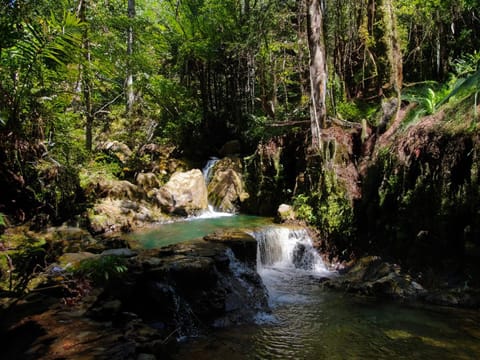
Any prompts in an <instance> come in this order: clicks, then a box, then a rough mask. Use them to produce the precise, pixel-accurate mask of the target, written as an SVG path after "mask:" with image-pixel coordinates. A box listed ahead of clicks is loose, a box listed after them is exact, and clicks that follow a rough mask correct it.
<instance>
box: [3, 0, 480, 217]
mask: <svg viewBox="0 0 480 360" xmlns="http://www.w3.org/2000/svg"><path fill="white" fill-rule="evenodd" d="M479 8H480V4H479V1H478V0H458V1H452V0H428V1H417V0H415V1H412V0H408V1H407V0H362V1H358V0H320V1H319V0H282V1H278V0H221V1H220V0H165V1H153V0H136V1H135V0H128V1H127V0H122V1H120V0H101V1H100V0H98V1H93V0H75V1H73V0H59V1H50V0H45V1H41V2H39V1H32V0H2V4H1V7H0V28H1V31H0V138H1V147H2V149H1V152H0V157H1V160H2V163H3V164H4V165H5V169H3V170H2V172H1V173H0V176H1V177H2V179H3V182H4V183H6V184H9V185H11V186H13V187H14V188H18V187H19V186H20V185H21V186H24V184H25V183H29V179H30V178H33V177H36V176H38V166H37V165H38V162H39V161H40V160H42V161H45V162H48V163H50V164H55V165H58V166H61V167H63V168H65V169H69V170H68V171H67V172H66V173H65V174H66V175H65V176H67V174H75V172H76V171H77V170H78V168H79V167H81V166H82V164H85V163H86V162H88V161H91V160H92V158H93V159H95V155H94V154H95V149H97V148H98V146H99V145H100V144H101V143H102V142H104V141H106V140H107V139H115V140H118V141H120V142H122V143H125V144H126V145H128V146H129V147H130V148H131V149H133V150H134V151H136V150H138V149H139V148H140V147H141V146H142V145H144V144H147V143H151V142H156V143H159V144H169V143H173V144H174V145H176V146H178V147H179V148H180V149H182V151H184V152H186V153H188V154H189V156H191V157H198V158H206V157H207V156H208V155H210V154H212V153H215V151H218V149H219V148H220V147H221V146H222V145H223V144H224V143H225V141H227V140H231V139H238V140H240V141H241V143H242V144H243V146H244V147H245V149H246V150H247V151H248V150H251V149H252V148H253V147H254V146H256V144H257V142H258V141H259V140H261V139H262V138H264V137H265V136H267V135H266V134H268V131H269V129H271V125H272V124H274V125H278V124H281V123H288V122H297V121H298V122H301V121H306V122H308V121H312V118H315V119H316V120H317V125H316V126H317V127H318V128H319V129H320V128H321V127H324V126H328V124H327V120H328V119H330V118H332V117H333V118H339V119H342V120H346V121H350V122H361V121H362V120H365V121H367V122H370V123H372V124H373V125H376V124H374V122H375V121H376V120H375V118H374V117H373V116H372V114H373V113H375V111H376V110H377V109H378V108H379V107H380V104H381V101H382V100H383V99H388V98H390V97H400V96H402V93H403V94H404V95H403V97H402V99H407V100H408V101H416V102H417V103H419V104H423V105H422V106H423V107H424V108H425V109H427V112H428V111H432V110H433V109H434V108H435V105H436V104H437V103H440V101H441V100H442V99H445V97H446V96H448V94H449V93H450V92H451V91H452V90H454V89H455V91H456V93H458V91H459V90H458V86H459V82H458V81H459V80H462V79H469V81H470V83H468V82H465V84H466V85H468V84H473V87H471V90H470V92H469V93H468V94H471V93H472V92H473V93H475V98H476V95H477V94H478V88H479V87H478V64H479V60H480V17H479V16H480V15H479V14H478V9H479ZM319 59H320V61H321V63H320V64H319V63H318V60H319ZM312 74H315V75H312ZM475 74H476V75H475ZM474 75H475V76H476V77H475V76H474ZM464 87H465V86H464ZM432 93H433V95H432ZM422 106H420V107H422ZM312 108H313V109H314V111H313V112H312ZM315 111H317V113H315ZM318 111H320V112H318ZM312 114H313V115H312ZM319 117H320V118H321V119H320V120H321V121H318V120H319ZM312 130H313V127H312ZM316 131H317V132H318V131H319V130H316ZM219 134H222V136H218V135H219ZM312 135H313V136H314V137H315V136H318V134H317V135H315V131H312ZM33 163H34V164H35V166H37V167H36V168H35V170H32V169H31V166H32V164H33ZM125 176H128V172H127V173H126V175H125ZM30 189H31V194H23V195H22V196H24V197H27V198H28V199H26V200H25V201H27V200H28V201H31V200H32V198H33V199H35V201H36V202H37V203H39V204H44V203H45V201H46V200H45V199H44V198H43V197H42V196H43V195H42V196H39V191H40V190H39V189H38V188H35V186H33V185H32V186H31V187H30ZM74 192H75V190H74V188H69V189H63V190H62V191H61V193H62V194H63V195H61V196H60V195H58V194H57V195H52V196H53V197H55V196H57V198H58V197H61V198H62V199H63V197H64V196H65V193H69V194H70V195H69V196H74V195H73V193H74ZM9 196H10V195H8V194H3V195H2V197H4V198H2V199H1V200H2V201H1V203H2V204H8V203H9V201H10V200H11V199H10V198H9ZM67 197H68V196H67ZM64 200H65V201H67V199H64ZM19 201H20V200H19ZM56 202H57V203H61V202H62V200H61V199H57V200H56ZM5 210H6V209H0V211H5ZM57 212H58V211H57Z"/></svg>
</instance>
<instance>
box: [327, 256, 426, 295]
mask: <svg viewBox="0 0 480 360" xmlns="http://www.w3.org/2000/svg"><path fill="white" fill-rule="evenodd" d="M323 284H324V285H325V286H327V287H331V288H337V289H345V290H347V291H349V292H355V293H360V294H363V295H370V296H377V297H378V296H380V297H381V296H383V297H388V298H393V299H409V300H412V299H419V298H424V297H425V296H426V293H427V292H426V290H425V289H424V288H423V287H422V286H421V285H420V284H419V283H417V282H416V281H414V279H412V277H411V276H410V275H409V274H405V273H403V272H402V271H401V268H400V266H398V265H396V264H391V263H388V262H385V261H383V260H382V258H380V257H378V256H366V257H363V258H361V259H359V260H358V261H357V262H356V263H355V264H354V265H353V266H352V267H350V268H349V269H348V270H347V271H346V273H345V274H343V275H342V276H338V277H335V278H332V279H328V280H326V281H324V283H323Z"/></svg>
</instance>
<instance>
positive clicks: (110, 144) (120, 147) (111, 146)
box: [97, 141, 132, 164]
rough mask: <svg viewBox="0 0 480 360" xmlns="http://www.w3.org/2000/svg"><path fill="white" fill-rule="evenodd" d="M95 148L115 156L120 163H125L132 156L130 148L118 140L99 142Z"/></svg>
mask: <svg viewBox="0 0 480 360" xmlns="http://www.w3.org/2000/svg"><path fill="white" fill-rule="evenodd" d="M97 149H98V150H102V151H104V152H105V153H107V154H109V155H111V156H114V157H116V158H117V159H118V160H119V161H120V162H121V163H122V164H125V163H126V162H127V160H128V159H129V158H130V157H131V156H132V150H130V148H129V147H128V146H127V145H126V144H124V143H121V142H119V141H105V142H103V143H101V144H99V145H98V146H97Z"/></svg>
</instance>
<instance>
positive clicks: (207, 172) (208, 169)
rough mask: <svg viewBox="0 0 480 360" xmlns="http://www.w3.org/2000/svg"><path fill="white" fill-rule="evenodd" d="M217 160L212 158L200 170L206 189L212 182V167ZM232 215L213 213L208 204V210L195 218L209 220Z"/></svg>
mask: <svg viewBox="0 0 480 360" xmlns="http://www.w3.org/2000/svg"><path fill="white" fill-rule="evenodd" d="M219 160H220V159H219V158H216V157H214V156H212V157H211V158H210V159H209V160H208V161H207V163H206V164H205V166H204V167H203V169H202V174H203V178H204V179H205V184H206V185H207V187H208V184H209V182H210V181H211V180H212V176H213V167H214V166H215V164H216V163H217V162H218V161H219ZM232 215H233V214H230V213H225V212H218V211H215V209H214V207H213V206H212V205H211V204H208V210H206V211H204V212H203V213H202V214H201V215H199V216H197V217H196V218H201V219H209V218H216V217H223V216H232Z"/></svg>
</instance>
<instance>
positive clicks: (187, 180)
mask: <svg viewBox="0 0 480 360" xmlns="http://www.w3.org/2000/svg"><path fill="white" fill-rule="evenodd" d="M154 196H155V198H156V200H157V202H158V204H159V205H160V207H161V208H162V210H163V211H166V212H168V213H172V214H177V215H182V216H186V215H194V214H196V213H198V212H200V211H202V210H205V209H207V208H208V198H207V186H206V184H205V180H204V178H203V175H202V172H201V171H200V170H198V169H193V170H190V171H187V172H177V173H175V174H173V175H172V177H171V178H170V180H169V181H168V182H167V183H166V184H165V185H164V186H162V187H161V188H160V190H159V191H157V192H155V193H154Z"/></svg>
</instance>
